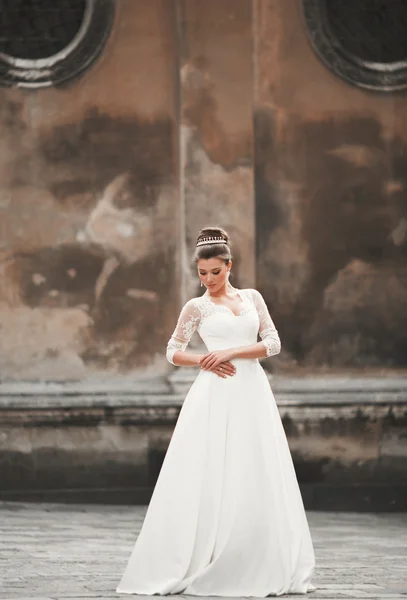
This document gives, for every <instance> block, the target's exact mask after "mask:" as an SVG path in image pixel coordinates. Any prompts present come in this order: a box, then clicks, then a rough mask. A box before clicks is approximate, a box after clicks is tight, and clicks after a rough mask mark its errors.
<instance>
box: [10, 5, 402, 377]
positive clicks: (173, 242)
mask: <svg viewBox="0 0 407 600" xmlns="http://www.w3.org/2000/svg"><path fill="white" fill-rule="evenodd" d="M300 4H301V3H300V1H299V0H221V1H219V0H206V1H205V2H203V1H202V0H151V1H149V2H143V1H142V0H117V2H116V9H117V10H116V18H115V23H114V28H113V32H112V34H111V36H110V38H109V39H108V41H107V45H106V47H105V49H104V51H103V53H102V55H101V57H100V58H99V60H98V61H97V62H96V63H95V64H94V65H92V67H91V68H90V69H89V70H88V71H86V72H85V73H84V74H83V75H82V77H81V78H80V79H77V80H75V81H72V82H71V83H70V84H69V85H67V86H65V87H62V88H49V89H42V90H38V91H33V90H31V91H27V90H21V89H16V88H14V89H4V88H1V89H0V130H1V136H0V377H1V378H2V379H10V378H11V379H17V380H21V379H36V380H47V379H61V380H69V379H82V378H86V377H89V376H91V375H92V374H95V375H96V376H99V375H100V374H103V376H105V375H110V374H115V373H118V374H122V373H124V372H132V373H133V372H136V373H138V372H139V371H140V372H141V371H142V372H151V373H153V374H155V373H157V372H161V373H162V372H164V371H165V370H166V369H167V368H168V367H167V364H166V362H165V360H164V356H163V353H164V349H165V344H166V341H167V338H168V336H169V334H170V332H171V330H172V328H173V327H174V324H175V320H176V316H177V314H178V311H179V308H180V303H181V302H182V301H185V300H187V299H188V298H189V297H191V296H193V295H196V294H199V293H200V290H199V288H198V287H197V278H196V273H195V267H194V265H192V264H191V261H190V257H191V254H192V251H193V247H194V241H195V236H196V234H197V231H198V230H199V229H200V228H201V227H202V226H204V225H208V224H220V225H223V226H224V227H226V228H227V229H229V231H230V233H231V235H232V240H234V241H235V247H234V266H233V269H232V272H233V278H232V282H233V283H234V285H236V286H238V287H246V286H254V285H256V286H257V287H259V289H260V290H261V291H262V292H263V293H264V296H265V298H266V300H267V302H268V304H269V306H270V308H271V312H272V315H273V317H274V320H275V322H276V325H277V327H278V329H279V331H280V334H281V337H282V341H283V352H282V353H281V355H280V356H279V357H277V358H275V359H273V361H272V362H271V364H272V366H273V367H275V368H276V369H280V370H284V369H291V368H294V369H297V368H298V367H299V366H301V365H303V366H304V367H305V369H306V370H315V369H317V368H320V367H327V368H328V369H332V368H339V369H343V368H346V369H350V368H352V369H356V370H358V369H361V368H367V367H371V368H373V369H378V368H379V369H382V368H386V367H392V368H394V367H400V368H405V366H406V362H407V358H406V357H407V333H406V332H407V317H406V315H407V312H406V310H405V306H406V305H407V283H406V282H407V277H406V273H407V271H406V268H407V258H406V256H407V202H406V186H407V175H406V173H407V168H406V167H407V164H406V156H407V104H406V102H405V94H404V93H399V94H397V95H392V94H381V95H380V94H377V93H373V92H368V91H363V90H360V89H358V88H356V87H354V86H351V85H348V84H346V83H345V82H343V81H342V80H341V79H340V78H339V77H337V76H336V75H334V74H333V73H331V72H330V71H329V70H328V69H327V68H326V67H325V66H324V65H323V64H322V63H321V62H320V60H319V59H318V58H317V56H316V55H315V53H314V51H313V50H312V48H311V46H310V44H309V42H308V39H307V35H306V32H305V28H304V22H303V19H302V14H301V6H300Z"/></svg>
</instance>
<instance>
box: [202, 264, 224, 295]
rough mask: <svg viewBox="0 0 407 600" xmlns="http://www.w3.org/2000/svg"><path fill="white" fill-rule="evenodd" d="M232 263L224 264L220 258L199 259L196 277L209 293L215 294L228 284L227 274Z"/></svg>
mask: <svg viewBox="0 0 407 600" xmlns="http://www.w3.org/2000/svg"><path fill="white" fill-rule="evenodd" d="M231 266H232V262H229V264H226V263H225V261H224V260H222V259H220V258H208V259H204V258H201V259H200V260H198V263H197V267H198V275H199V279H200V280H201V281H202V283H203V284H204V286H205V287H206V288H207V289H208V290H209V292H210V293H216V292H217V291H219V290H220V289H221V288H222V287H223V286H224V285H226V284H227V282H228V273H229V270H230V267H231Z"/></svg>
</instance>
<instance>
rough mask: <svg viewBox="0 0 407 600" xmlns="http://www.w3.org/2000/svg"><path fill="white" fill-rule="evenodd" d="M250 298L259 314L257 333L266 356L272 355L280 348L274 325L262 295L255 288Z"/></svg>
mask: <svg viewBox="0 0 407 600" xmlns="http://www.w3.org/2000/svg"><path fill="white" fill-rule="evenodd" d="M252 298H253V302H254V305H255V307H256V310H257V314H258V315H259V320H260V327H259V335H260V337H261V340H262V342H263V343H264V345H265V346H266V350H267V356H274V355H275V354H278V353H279V352H280V350H281V342H280V337H279V335H278V332H277V329H276V326H275V325H274V323H273V321H272V319H271V317H270V313H269V311H268V308H267V305H266V303H265V301H264V298H263V296H262V295H261V294H260V292H258V291H257V290H252Z"/></svg>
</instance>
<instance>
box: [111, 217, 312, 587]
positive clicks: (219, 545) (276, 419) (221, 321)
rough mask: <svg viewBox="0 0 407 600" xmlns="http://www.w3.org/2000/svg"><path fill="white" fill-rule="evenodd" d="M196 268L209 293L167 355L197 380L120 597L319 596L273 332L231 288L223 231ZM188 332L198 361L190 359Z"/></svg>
mask: <svg viewBox="0 0 407 600" xmlns="http://www.w3.org/2000/svg"><path fill="white" fill-rule="evenodd" d="M195 261H196V264H197V269H198V275H199V279H200V280H201V286H202V285H204V286H205V287H206V291H205V293H204V294H203V296H201V297H199V298H193V299H192V300H189V301H188V302H187V303H186V304H185V306H184V307H183V309H182V311H181V314H180V317H179V320H178V323H177V326H176V328H175V331H174V333H173V335H172V337H171V339H170V341H169V343H168V347H167V358H168V360H169V361H170V362H171V363H172V364H174V365H179V366H184V367H188V366H190V367H200V372H199V374H198V376H197V378H196V380H195V382H194V383H193V385H192V387H191V389H190V391H189V393H188V395H187V397H186V398H185V401H184V404H183V406H182V409H181V412H180V415H179V418H178V421H177V424H176V427H175V429H174V433H173V436H172V439H171V442H170V444H169V447H168V450H167V453H166V456H165V459H164V462H163V465H162V468H161V472H160V475H159V477H158V480H157V483H156V486H155V489H154V493H153V496H152V498H151V502H150V505H149V507H148V511H147V514H146V517H145V520H144V523H143V527H142V529H141V532H140V534H139V536H138V538H137V541H136V544H135V546H134V549H133V552H132V554H131V556H130V559H129V561H128V565H127V568H126V570H125V573H124V575H123V577H122V580H121V582H120V583H119V585H118V587H117V592H119V593H126V594H144V595H151V594H161V595H164V594H191V595H198V596H256V597H265V596H269V595H281V594H288V593H299V594H301V593H306V592H307V591H310V590H312V589H315V588H314V587H313V586H312V584H311V576H312V574H313V569H314V552H313V546H312V541H311V536H310V532H309V528H308V523H307V519H306V515H305V512H304V507H303V503H302V498H301V494H300V491H299V488H298V483H297V479H296V475H295V471H294V467H293V463H292V460H291V455H290V451H289V448H288V444H287V440H286V437H285V434H284V430H283V426H282V423H281V419H280V415H279V412H278V409H277V406H276V403H275V400H274V396H273V393H272V391H271V389H270V385H269V382H268V379H267V377H266V375H265V373H264V371H263V369H262V367H261V365H260V363H259V360H258V359H260V358H266V357H269V356H272V355H274V354H278V353H279V351H280V339H279V336H278V333H277V331H276V328H275V326H274V324H273V321H272V319H271V317H270V315H269V312H268V310H267V307H266V304H265V302H264V300H263V298H262V296H261V294H260V293H259V292H257V291H256V290H254V289H245V290H238V289H235V288H233V287H232V286H231V285H230V283H229V281H228V278H229V274H230V269H231V266H232V260H231V252H230V244H229V236H228V234H227V233H226V232H225V231H224V230H223V229H221V228H220V227H207V228H205V229H203V230H201V232H200V234H199V236H198V240H197V245H196V252H195ZM195 331H197V332H198V333H199V335H200V336H201V338H202V340H203V341H204V343H205V345H206V347H207V353H206V354H195V353H190V352H186V348H187V345H188V342H189V340H190V338H191V336H192V334H193V333H194V332H195ZM258 335H259V336H260V338H261V341H257V340H258Z"/></svg>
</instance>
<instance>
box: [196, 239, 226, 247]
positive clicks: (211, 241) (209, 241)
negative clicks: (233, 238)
mask: <svg viewBox="0 0 407 600" xmlns="http://www.w3.org/2000/svg"><path fill="white" fill-rule="evenodd" d="M206 244H227V241H226V240H224V239H223V238H221V237H205V238H202V239H201V240H199V242H197V244H196V247H197V248H198V246H206Z"/></svg>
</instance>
